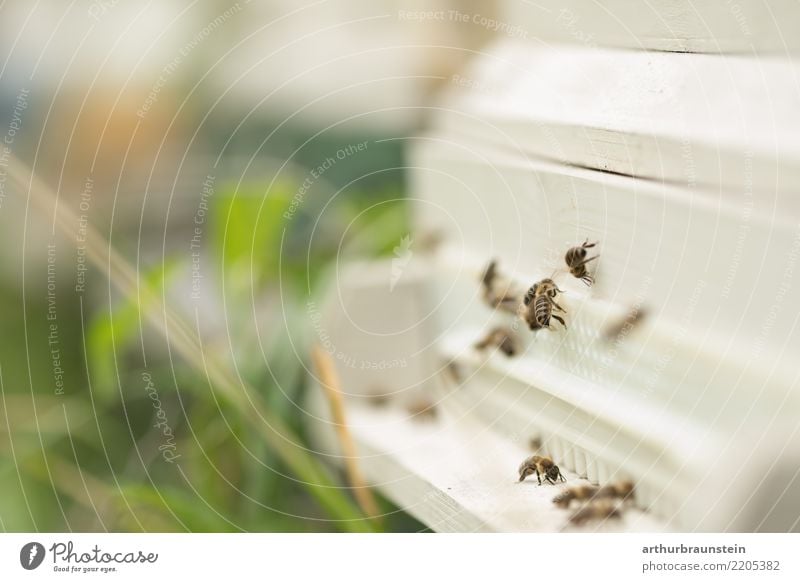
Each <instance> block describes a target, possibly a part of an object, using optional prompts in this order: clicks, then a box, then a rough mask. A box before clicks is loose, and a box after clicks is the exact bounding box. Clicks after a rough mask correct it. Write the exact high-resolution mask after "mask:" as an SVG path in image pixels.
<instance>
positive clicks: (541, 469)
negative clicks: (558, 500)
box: [519, 455, 566, 485]
mask: <svg viewBox="0 0 800 582" xmlns="http://www.w3.org/2000/svg"><path fill="white" fill-rule="evenodd" d="M534 473H536V478H537V479H538V480H539V485H541V484H542V476H544V479H545V481H548V482H550V483H552V484H553V485H555V484H556V481H558V480H559V479H561V481H566V479H565V478H564V475H562V474H561V471H560V470H559V469H558V466H557V465H556V464H555V463H554V462H553V459H551V458H550V457H546V456H539V455H533V456H532V457H528V458H527V459H525V460H524V461H523V462H522V464H521V465H520V466H519V480H520V482H522V481H524V480H525V478H526V477H528V476H529V475H533V474H534Z"/></svg>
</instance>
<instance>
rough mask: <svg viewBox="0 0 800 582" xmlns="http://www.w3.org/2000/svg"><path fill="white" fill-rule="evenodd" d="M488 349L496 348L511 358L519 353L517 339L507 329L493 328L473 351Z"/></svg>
mask: <svg viewBox="0 0 800 582" xmlns="http://www.w3.org/2000/svg"><path fill="white" fill-rule="evenodd" d="M488 347H496V348H497V349H498V350H500V351H501V352H503V353H504V354H505V355H506V356H507V357H509V358H510V357H512V356H514V355H515V354H517V353H518V352H519V345H518V342H517V338H516V336H515V335H514V332H512V331H511V330H510V329H509V328H507V327H502V326H501V327H494V328H492V329H491V330H490V331H489V333H487V334H486V336H485V337H484V338H483V339H482V340H481V341H479V342H478V343H476V344H475V349H478V350H485V349H486V348H488Z"/></svg>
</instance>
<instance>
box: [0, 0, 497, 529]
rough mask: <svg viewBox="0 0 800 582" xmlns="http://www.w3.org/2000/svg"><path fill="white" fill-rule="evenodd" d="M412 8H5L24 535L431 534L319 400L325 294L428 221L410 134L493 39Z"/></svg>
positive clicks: (4, 445)
mask: <svg viewBox="0 0 800 582" xmlns="http://www.w3.org/2000/svg"><path fill="white" fill-rule="evenodd" d="M453 4H456V3H455V2H447V1H438V2H433V3H431V2H427V3H425V6H424V10H426V11H433V10H447V9H451V8H453V6H452V5H453ZM457 4H458V7H459V9H460V10H464V11H469V10H478V8H477V7H476V6H477V4H478V3H477V2H458V3H457ZM473 5H475V6H473ZM494 9H495V8H494V6H493V4H492V3H491V2H489V3H487V2H481V3H480V8H479V10H480V12H481V13H482V14H485V15H487V16H490V15H491V14H492V12H493V10H494ZM409 10H411V11H413V10H414V9H413V7H409V6H408V5H407V3H401V2H396V1H392V0H381V1H379V2H369V3H365V2H356V1H353V0H332V1H316V2H307V1H301V2H297V1H289V0H270V1H268V2H252V3H250V2H247V1H245V0H242V1H240V2H233V3H232V2H228V1H216V0H207V1H205V2H190V3H187V2H177V1H174V0H159V1H158V2H154V1H146V2H132V1H128V0H96V1H89V0H87V1H81V2H69V3H65V2H57V1H55V0H43V1H40V2H23V1H21V0H9V1H7V2H4V3H2V5H0V63H2V64H1V65H0V79H2V82H0V135H2V136H3V137H2V138H0V139H4V142H3V143H2V144H0V148H2V149H0V154H2V155H0V232H2V245H0V249H1V252H2V258H1V260H0V269H2V278H1V279H0V294H2V305H3V308H2V309H1V310H0V322H2V329H3V331H4V333H3V335H2V339H1V340H0V380H1V381H2V384H1V386H0V387H1V388H2V394H1V398H0V409H1V410H2V414H0V528H2V529H3V530H5V531H27V530H38V531H67V530H72V531H85V530H89V531H91V530H99V531H102V530H108V531H142V530H146V531H184V530H191V531H238V530H248V531H363V530H365V529H374V528H383V529H386V530H391V531H417V530H420V529H424V528H423V526H422V525H421V524H419V523H418V522H416V521H415V520H413V519H412V518H411V517H409V516H407V515H406V514H404V513H403V512H401V511H399V510H397V509H396V508H393V507H391V505H390V504H389V503H388V502H387V501H385V500H382V499H380V500H379V503H380V504H381V505H382V507H381V510H382V511H383V512H385V513H386V515H387V517H386V518H385V519H384V521H383V523H382V524H380V525H377V524H374V523H367V522H365V521H364V520H363V519H362V517H363V515H362V514H361V513H360V511H359V509H358V508H357V505H356V504H355V503H354V501H353V497H352V495H351V492H350V491H349V490H348V489H347V488H346V487H344V484H345V482H344V480H343V478H342V475H341V474H339V472H338V471H337V470H335V469H333V468H331V467H329V466H328V465H327V464H325V463H324V459H321V458H320V457H319V455H316V454H315V453H314V451H312V450H310V449H309V448H308V447H307V441H306V438H307V437H306V435H305V434H304V426H305V421H306V420H307V416H308V413H307V412H306V411H305V410H304V408H303V406H302V402H303V397H304V395H303V391H304V390H305V389H306V388H304V387H305V386H306V384H307V378H308V374H309V373H310V371H309V364H308V354H309V349H310V345H311V341H312V339H313V338H315V337H316V336H315V334H314V330H313V326H312V325H311V321H310V320H309V317H308V307H307V306H308V305H309V302H312V303H313V302H314V301H315V298H316V297H317V296H318V295H319V294H320V293H321V290H322V289H324V288H325V286H326V284H327V281H328V280H329V279H330V273H331V270H332V268H333V266H334V265H335V264H336V262H337V261H339V260H341V259H342V258H343V257H347V258H348V259H350V258H372V257H378V256H384V255H387V256H391V254H392V253H393V252H394V249H395V247H396V246H397V245H399V244H401V241H402V240H403V238H404V237H405V236H407V235H408V233H409V230H410V226H409V216H408V208H407V206H406V200H405V199H406V183H405V180H404V170H403V166H404V157H403V151H404V144H403V138H404V137H407V136H410V135H413V134H414V133H415V132H417V131H419V129H420V128H421V127H423V126H424V125H425V123H426V118H427V117H428V115H429V109H426V104H427V103H428V102H429V98H430V96H431V95H432V94H433V93H434V92H436V91H437V90H438V89H439V88H440V87H441V86H442V85H443V84H446V83H448V82H452V81H451V78H452V75H453V71H455V70H457V69H458V68H459V66H460V65H461V63H463V62H464V61H465V60H466V59H467V58H469V57H470V55H471V54H472V53H473V52H474V51H476V50H478V49H479V48H480V47H481V45H482V44H483V43H484V42H485V41H486V40H487V38H488V37H489V36H490V35H491V32H490V31H489V30H488V29H487V27H486V26H481V25H479V24H473V23H469V22H468V23H462V22H458V21H454V20H453V19H449V18H437V17H429V18H418V17H416V16H415V15H414V13H413V12H406V11H409ZM29 170H30V174H28V173H27V172H28V171H29ZM15 172H16V173H15ZM30 176H36V178H35V179H31V178H30ZM111 249H113V251H112V250H111ZM98 265H105V266H106V267H107V268H109V269H111V270H112V272H116V273H117V274H118V276H116V277H114V280H113V283H112V282H110V280H109V278H108V277H107V275H106V273H105V272H104V269H103V268H98ZM131 274H132V275H133V276H128V275H131ZM137 276H138V277H137ZM137 281H138V282H137ZM164 329H166V330H167V333H166V336H167V337H169V340H167V339H165V334H164V333H163V330H164ZM199 346H200V347H202V348H203V350H202V352H201V351H199V350H198V347H199Z"/></svg>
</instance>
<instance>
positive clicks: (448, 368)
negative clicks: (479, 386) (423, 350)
mask: <svg viewBox="0 0 800 582" xmlns="http://www.w3.org/2000/svg"><path fill="white" fill-rule="evenodd" d="M440 371H441V372H442V374H444V382H445V387H447V386H449V385H451V384H455V385H456V386H458V385H460V384H461V382H463V381H464V373H463V371H462V370H461V366H460V365H459V364H458V362H456V361H455V360H443V361H442V367H441V368H440Z"/></svg>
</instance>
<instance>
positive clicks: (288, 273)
mask: <svg viewBox="0 0 800 582" xmlns="http://www.w3.org/2000/svg"><path fill="white" fill-rule="evenodd" d="M297 189H298V185H297V184H293V183H290V182H288V181H284V182H278V183H276V184H275V185H273V186H272V187H271V188H270V189H269V190H268V191H267V190H266V186H265V185H264V184H248V185H245V186H239V187H238V188H236V189H234V188H233V187H232V186H231V187H223V188H221V189H220V190H219V191H218V192H217V193H216V194H215V195H214V197H213V204H212V209H211V217H210V218H211V220H210V236H209V237H208V245H209V246H208V248H207V249H205V250H204V252H206V253H207V256H209V257H211V258H212V260H211V261H209V263H208V264H209V265H211V267H210V268H209V269H208V271H207V274H206V277H207V279H208V285H207V287H206V290H207V293H208V299H209V301H207V302H206V303H205V304H206V306H208V305H211V306H212V308H213V307H214V306H216V307H217V308H218V309H219V311H220V312H221V313H222V314H223V315H224V317H223V318H222V322H223V323H221V324H220V327H219V329H218V333H217V335H216V336H212V337H205V338H204V342H207V344H206V345H204V348H205V351H206V352H207V353H208V354H211V355H213V357H214V358H217V359H218V360H219V361H221V362H222V363H223V365H225V366H226V367H227V368H228V369H230V370H232V376H233V377H234V378H239V379H241V380H242V381H243V382H246V383H248V384H249V385H250V386H252V387H254V389H255V393H256V395H257V396H258V398H259V403H260V404H263V406H264V409H265V410H268V411H269V413H270V414H272V415H273V416H275V417H277V418H280V419H281V420H282V421H283V423H284V425H285V430H286V431H291V432H292V433H293V435H294V437H296V438H298V439H300V443H299V444H304V443H306V436H307V435H306V433H305V427H306V420H307V417H306V416H305V415H304V413H303V412H302V410H301V408H302V403H303V399H304V391H305V389H306V385H307V374H306V366H307V363H305V357H306V354H308V348H309V341H310V339H309V338H310V336H309V335H308V334H306V333H304V331H303V330H304V328H305V327H307V324H308V322H307V317H306V316H305V304H306V301H307V300H308V299H309V293H312V294H313V293H316V292H317V289H318V288H319V286H320V285H322V284H324V283H322V282H324V278H325V276H326V275H325V274H326V272H327V271H328V270H329V269H330V268H331V265H332V261H333V260H334V259H336V258H337V257H338V256H339V254H340V253H342V254H344V255H345V256H347V257H350V256H358V257H362V258H363V257H378V256H383V255H388V254H390V253H391V252H392V249H393V248H394V246H395V245H396V244H397V242H398V241H399V240H400V238H401V237H402V236H404V235H405V234H407V233H408V230H409V224H408V216H407V210H406V206H405V204H404V203H403V202H402V198H403V197H402V187H401V185H399V184H395V185H394V186H389V187H385V188H383V189H380V190H377V191H376V190H369V191H357V190H349V191H347V192H346V193H345V194H344V195H342V196H341V197H339V198H337V200H336V202H335V203H334V204H333V205H331V206H330V208H328V209H327V210H326V214H325V216H324V217H323V218H324V220H321V221H320V224H321V225H322V227H321V228H320V229H319V230H318V231H317V232H315V233H314V236H315V238H314V239H313V240H312V238H311V236H310V233H311V232H312V230H311V229H312V227H313V225H315V224H316V223H317V218H318V217H319V216H318V215H317V214H315V213H317V212H319V211H320V208H321V206H320V205H319V204H311V203H308V204H305V205H303V206H301V207H300V209H299V211H298V212H299V214H298V215H297V216H293V217H292V219H287V218H286V217H285V216H284V213H285V212H286V210H287V209H288V208H289V206H290V204H291V203H292V200H293V196H294V194H295V193H296V192H297ZM190 268H191V265H190V259H189V258H187V256H186V252H185V250H176V251H175V253H174V254H173V255H172V256H170V257H169V258H168V259H167V260H166V261H164V262H163V263H155V264H151V265H149V266H148V267H147V269H146V270H145V271H144V272H143V274H142V275H141V283H140V285H141V287H142V288H144V289H146V290H148V291H149V292H151V293H152V294H153V296H154V297H163V298H165V299H166V304H167V305H168V306H169V307H170V308H173V309H174V310H175V311H176V312H179V313H182V314H183V316H184V320H185V322H186V324H187V326H189V327H190V328H191V327H193V325H194V322H193V321H192V318H191V311H190V310H187V309H186V308H185V307H186V306H185V303H186V299H185V297H186V294H185V292H184V293H183V294H181V290H180V289H177V290H176V288H177V287H178V286H179V282H180V280H181V278H182V275H184V276H185V274H186V273H187V272H188V270H189V269H190ZM91 275H92V276H93V277H94V279H95V280H96V281H97V280H99V279H100V278H101V275H100V273H97V272H95V273H92V274H91ZM184 278H185V277H184ZM64 280H66V278H63V279H62V278H59V281H64ZM35 284H36V283H35V282H34V285H35ZM58 293H59V296H60V297H69V298H70V299H69V300H60V303H59V326H60V333H61V338H62V342H61V343H62V344H63V345H62V354H61V358H62V360H63V362H64V363H63V366H64V368H65V369H66V370H67V371H68V373H69V374H68V380H69V389H68V390H67V391H66V393H65V394H64V395H61V396H59V395H54V392H53V389H52V369H51V368H52V362H51V359H50V353H49V352H48V350H46V349H44V346H46V345H47V333H48V328H47V325H46V324H45V322H44V318H43V317H42V314H43V313H44V312H45V311H46V306H45V304H44V302H43V300H42V295H41V294H40V293H39V294H35V293H29V290H26V289H22V290H20V289H18V288H15V287H13V286H11V287H9V286H6V287H4V288H2V289H0V299H2V300H3V304H4V305H11V306H13V305H21V304H22V301H21V300H22V296H23V294H26V295H25V299H26V301H25V302H24V305H25V309H20V310H15V309H8V310H6V311H5V312H4V313H3V314H2V324H3V327H4V330H5V331H6V337H7V338H22V337H24V338H26V341H25V342H24V343H22V342H18V341H17V342H14V341H13V340H12V341H6V342H5V343H4V344H3V346H2V360H0V366H2V379H3V393H2V400H0V406H1V407H2V413H0V434H4V435H6V436H7V437H8V438H3V439H2V440H1V442H0V459H2V464H0V527H2V528H3V529H5V530H9V531H27V530H35V529H36V530H48V531H60V530H69V529H73V530H79V531H80V530H85V531H92V530H103V529H108V530H112V531H140V530H144V531H185V530H189V531H240V530H248V531H337V530H355V531H359V530H361V529H363V528H360V527H356V526H354V524H355V523H357V522H347V521H345V522H341V521H335V520H337V519H347V518H348V517H352V516H353V515H354V514H353V510H352V506H353V504H352V500H351V499H349V494H348V493H347V489H346V488H344V489H336V488H333V487H327V488H323V489H315V488H314V487H310V486H308V485H304V484H303V483H302V482H301V480H296V479H295V478H294V475H293V468H292V466H290V463H287V456H286V455H287V453H286V451H280V450H276V448H275V447H274V446H273V445H272V444H271V443H270V442H268V441H267V440H266V439H265V438H263V437H264V427H263V426H262V424H263V423H261V422H259V418H258V415H257V414H253V413H252V412H251V411H248V410H246V409H245V408H243V407H242V406H241V404H240V403H239V401H237V400H235V399H231V398H229V397H226V395H225V394H224V392H222V391H220V390H219V389H218V387H216V386H214V385H213V384H212V383H210V382H209V380H208V378H207V377H206V375H205V374H204V373H203V370H202V366H203V365H205V364H206V362H204V361H202V362H200V363H199V364H196V365H194V366H192V365H189V364H188V363H187V362H185V361H183V360H182V359H181V358H178V357H176V354H175V353H174V352H173V349H172V346H171V345H170V344H169V343H168V342H167V341H166V340H165V339H164V338H163V337H160V336H158V335H157V334H154V333H152V331H151V330H149V328H147V326H146V324H145V327H142V323H143V321H144V319H145V318H144V317H143V314H144V313H146V312H147V311H148V310H151V311H152V310H153V309H154V308H155V304H154V303H152V302H150V301H149V300H148V294H147V293H145V294H139V295H135V296H132V297H125V296H121V295H118V294H115V293H109V292H108V291H107V290H106V289H104V285H97V292H96V293H95V295H94V296H93V299H94V301H92V302H89V301H83V298H80V301H78V300H76V298H75V297H72V296H71V295H70V288H69V285H68V284H64V283H60V284H59V291H58ZM90 303H91V307H90ZM31 322H36V323H35V324H34V323H31ZM192 331H195V330H192ZM83 338H85V340H84V339H83ZM82 340H83V341H82ZM145 360H146V370H147V372H148V373H149V374H150V375H151V377H152V382H153V384H154V385H155V386H156V387H157V390H158V398H159V403H160V405H161V407H162V408H163V410H164V411H166V414H167V416H168V421H169V425H170V428H171V431H172V432H173V433H174V434H175V435H176V438H177V450H178V451H180V452H181V455H182V456H183V459H182V462H181V469H182V470H181V471H176V469H175V466H174V465H171V464H169V463H166V462H164V461H163V460H162V458H161V457H160V455H159V446H160V445H161V444H162V443H163V437H162V434H161V433H160V432H159V430H157V429H154V428H153V422H154V418H155V412H154V408H153V401H152V400H151V399H150V398H148V393H147V391H146V390H144V382H143V380H142V371H143V370H144V369H145ZM279 430H280V429H279ZM296 450H297V451H300V450H301V449H299V448H296ZM291 454H300V455H302V453H291ZM309 455H311V456H309ZM309 455H306V456H308V459H303V458H298V459H297V460H296V462H295V463H294V464H293V466H294V467H295V468H297V467H307V469H308V471H307V473H308V474H310V475H315V474H318V473H317V471H318V470H317V469H316V468H315V467H316V465H314V466H312V465H310V464H309V463H317V461H318V460H317V459H314V458H313V453H309ZM319 478H320V479H323V476H322V475H321V474H319ZM335 478H336V481H332V482H331V483H332V484H336V483H337V482H338V484H339V485H342V484H343V483H344V481H343V478H342V476H341V475H337V476H336V477H335ZM325 479H327V477H325ZM320 483H324V480H323V481H320ZM380 503H381V505H382V508H383V509H384V510H385V511H386V512H387V515H388V517H387V518H386V519H385V520H384V522H383V528H384V529H386V530H389V531H415V530H419V529H421V528H422V526H421V525H420V524H419V523H418V522H416V521H415V520H413V519H412V518H411V517H409V516H408V515H406V514H404V513H402V512H400V511H399V510H397V509H396V508H394V507H392V506H391V504H389V503H388V502H387V501H386V500H383V499H381V500H380ZM331 520H334V521H331Z"/></svg>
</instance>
